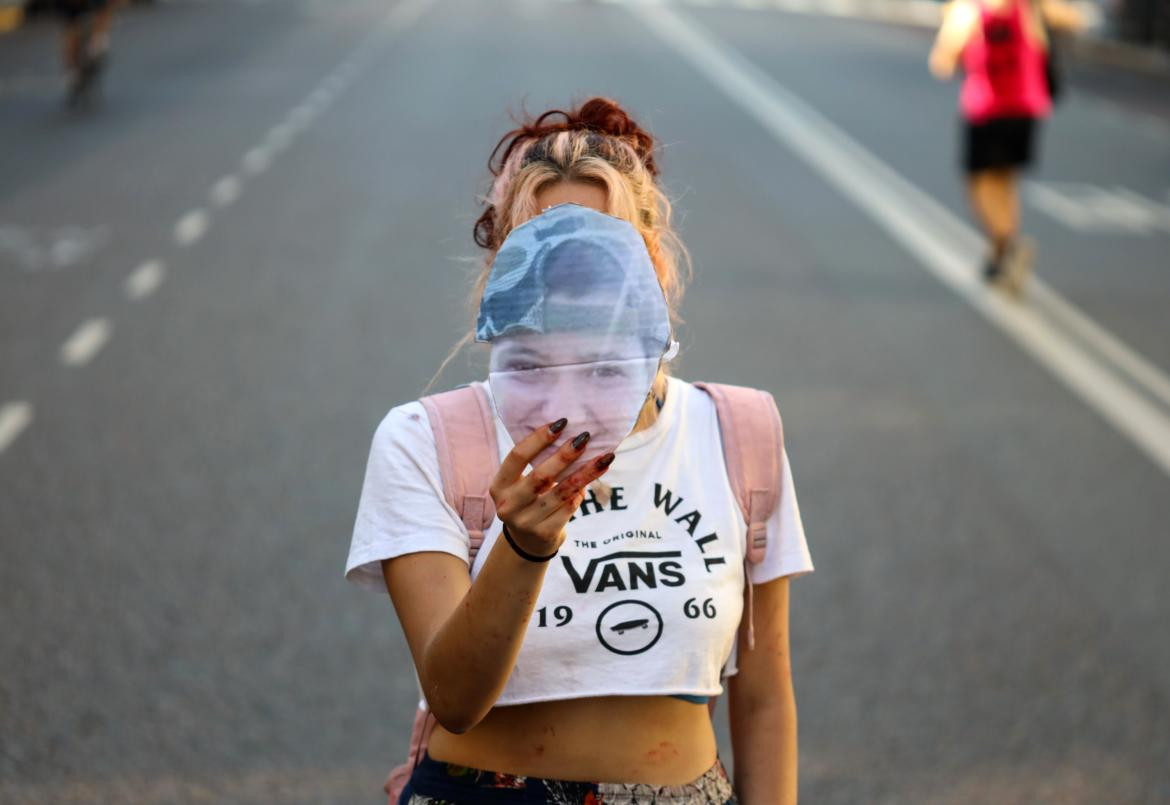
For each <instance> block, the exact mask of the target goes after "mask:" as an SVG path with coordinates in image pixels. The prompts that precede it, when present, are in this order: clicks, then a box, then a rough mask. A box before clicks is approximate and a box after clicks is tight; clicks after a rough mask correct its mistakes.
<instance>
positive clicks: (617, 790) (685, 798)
mask: <svg viewBox="0 0 1170 805" xmlns="http://www.w3.org/2000/svg"><path fill="white" fill-rule="evenodd" d="M398 802H399V805H480V803H484V804H485V805H487V803H501V804H502V805H503V804H506V803H525V805H528V804H529V803H532V805H736V800H735V794H734V792H733V791H732V788H731V781H730V780H728V778H727V771H726V770H725V769H724V768H723V764H722V763H720V762H719V761H718V760H716V761H715V765H714V766H712V767H711V768H710V769H708V770H707V771H706V773H704V774H703V775H702V776H701V777H699V778H698V779H696V780H693V781H692V782H689V783H687V784H685V785H671V786H654V785H647V784H645V783H581V782H572V781H568V780H546V779H543V778H540V777H520V776H515V775H511V774H500V773H497V772H492V771H483V770H482V769H472V768H468V767H467V766H457V765H455V764H453V763H443V762H442V761H438V760H434V759H433V758H431V757H430V755H427V756H425V757H424V758H423V760H422V762H421V763H419V765H418V767H417V768H415V770H414V773H413V774H412V775H411V777H410V782H408V783H407V784H406V788H405V789H404V790H403V792H402V798H401V799H399V800H398Z"/></svg>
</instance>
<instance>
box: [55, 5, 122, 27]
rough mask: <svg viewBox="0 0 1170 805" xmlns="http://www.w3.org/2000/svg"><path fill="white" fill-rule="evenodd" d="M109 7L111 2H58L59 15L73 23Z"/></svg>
mask: <svg viewBox="0 0 1170 805" xmlns="http://www.w3.org/2000/svg"><path fill="white" fill-rule="evenodd" d="M108 5H109V0H57V2H56V3H55V6H56V8H57V13H58V14H60V15H61V17H62V19H64V20H65V21H66V22H73V21H74V20H76V19H77V18H78V17H83V16H85V15H86V14H95V13H97V12H98V11H101V10H102V9H104V8H105V7H106V6H108Z"/></svg>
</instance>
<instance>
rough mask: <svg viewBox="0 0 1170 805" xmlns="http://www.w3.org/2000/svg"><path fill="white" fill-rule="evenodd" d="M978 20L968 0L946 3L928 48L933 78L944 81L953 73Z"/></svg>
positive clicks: (974, 8) (953, 0) (972, 5)
mask: <svg viewBox="0 0 1170 805" xmlns="http://www.w3.org/2000/svg"><path fill="white" fill-rule="evenodd" d="M978 22H979V14H978V11H977V9H976V7H975V4H974V3H972V2H970V0H951V2H950V3H948V4H947V7H946V9H945V10H944V11H943V21H942V25H940V26H939V29H938V36H937V37H935V40H934V47H933V48H931V50H930V72H931V73H932V74H933V75H934V77H935V78H937V79H939V80H942V81H945V80H946V79H948V78H950V77H951V76H953V75H954V74H955V68H956V67H958V66H959V57H961V56H962V55H963V48H965V47H967V40H969V39H970V38H971V34H972V33H974V31H975V27H976V25H977V24H978Z"/></svg>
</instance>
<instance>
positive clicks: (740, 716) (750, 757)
mask: <svg viewBox="0 0 1170 805" xmlns="http://www.w3.org/2000/svg"><path fill="white" fill-rule="evenodd" d="M754 595H755V603H754V609H755V617H756V623H755V631H756V647H755V648H754V649H751V650H748V649H747V638H746V624H745V625H744V628H741V630H740V640H739V647H740V648H739V656H738V665H739V673H738V674H736V675H735V676H733V677H731V679H730V681H729V694H728V707H729V712H730V720H731V745H732V750H733V751H734V753H735V789H736V793H737V795H738V797H739V801H740V803H742V805H795V803H796V791H797V788H796V760H797V735H796V698H795V696H794V695H793V691H792V669H791V665H790V663H789V655H788V579H787V578H780V579H776V580H775V581H770V582H768V583H767V584H760V585H757V586H756V588H755V590H754Z"/></svg>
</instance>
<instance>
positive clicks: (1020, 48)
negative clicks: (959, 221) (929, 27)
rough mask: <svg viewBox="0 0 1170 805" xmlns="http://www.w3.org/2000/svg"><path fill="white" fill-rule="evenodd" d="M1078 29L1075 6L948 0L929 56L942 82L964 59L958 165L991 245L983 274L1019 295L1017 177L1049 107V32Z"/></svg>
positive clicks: (1021, 256) (1022, 275)
mask: <svg viewBox="0 0 1170 805" xmlns="http://www.w3.org/2000/svg"><path fill="white" fill-rule="evenodd" d="M1080 27H1081V19H1080V15H1079V13H1078V12H1077V10H1076V9H1075V7H1073V6H1071V5H1069V4H1067V3H1064V2H1062V1H1061V0H953V1H952V2H951V3H950V4H949V5H948V6H947V10H946V13H945V15H944V16H943V22H942V26H941V27H940V28H939V32H938V37H937V39H936V40H935V44H934V48H933V50H932V51H931V54H930V70H931V72H932V73H934V75H935V76H936V77H938V78H940V79H944V80H945V79H948V78H950V77H951V76H952V75H954V72H955V69H956V68H957V67H958V65H959V62H960V60H961V61H962V66H963V69H964V73H965V75H964V78H963V87H962V90H961V92H960V96H959V105H960V108H961V110H962V114H963V120H964V155H963V167H964V169H965V171H966V174H967V192H968V195H969V197H970V200H971V206H972V208H973V209H974V211H975V217H976V218H977V219H978V220H979V223H980V225H981V226H982V227H983V229H984V231H985V232H986V234H987V240H988V244H989V249H988V256H987V261H986V263H985V266H984V270H983V275H984V278H985V279H986V280H987V281H988V282H989V283H992V284H993V285H1002V286H1003V287H1005V288H1006V289H1008V290H1010V291H1013V292H1017V293H1018V292H1019V291H1020V290H1021V289H1022V288H1023V285H1024V282H1025V281H1026V279H1027V276H1028V274H1029V272H1030V271H1031V259H1032V255H1031V247H1030V245H1029V244H1028V243H1027V242H1026V241H1025V240H1023V239H1021V238H1020V200H1019V190H1018V186H1017V175H1018V173H1019V171H1020V170H1021V169H1023V168H1026V167H1028V166H1029V165H1030V164H1031V162H1032V154H1033V151H1034V141H1035V139H1036V129H1037V127H1038V124H1039V121H1040V120H1042V119H1043V118H1045V117H1047V116H1048V114H1049V112H1050V111H1051V109H1052V98H1051V94H1050V91H1049V86H1048V76H1047V63H1048V48H1049V41H1048V35H1047V28H1052V29H1054V30H1076V29H1079V28H1080Z"/></svg>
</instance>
